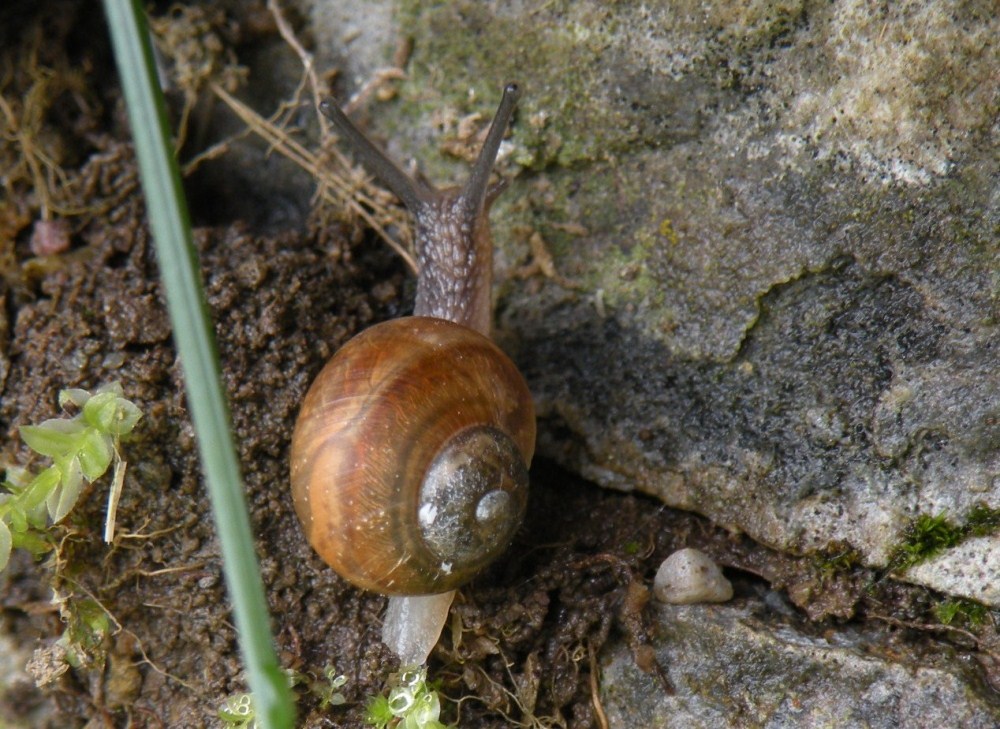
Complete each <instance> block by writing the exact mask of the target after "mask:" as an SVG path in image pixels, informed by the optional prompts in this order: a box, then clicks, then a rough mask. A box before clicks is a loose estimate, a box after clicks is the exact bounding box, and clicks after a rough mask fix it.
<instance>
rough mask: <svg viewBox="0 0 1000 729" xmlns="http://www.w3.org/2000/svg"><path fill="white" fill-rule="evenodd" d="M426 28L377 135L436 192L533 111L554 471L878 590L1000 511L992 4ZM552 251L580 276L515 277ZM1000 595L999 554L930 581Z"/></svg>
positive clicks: (456, 13) (523, 232)
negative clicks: (515, 93) (937, 529)
mask: <svg viewBox="0 0 1000 729" xmlns="http://www.w3.org/2000/svg"><path fill="white" fill-rule="evenodd" d="M403 6H404V11H403V12H402V13H401V14H400V15H399V16H398V17H397V22H398V23H399V25H400V27H401V28H402V29H404V30H401V31H400V33H401V34H402V33H406V34H409V35H411V36H412V37H413V39H414V45H413V54H412V56H411V58H410V61H409V64H408V66H407V71H408V74H409V76H408V80H407V81H406V82H405V83H403V84H402V86H401V89H400V101H399V103H395V104H390V105H385V106H384V107H383V108H379V109H377V110H370V111H369V116H370V119H371V123H372V126H373V127H374V128H375V131H376V133H378V132H379V131H381V132H383V133H384V134H385V136H386V137H388V138H391V139H392V140H393V142H392V144H393V145H394V146H395V147H396V148H397V149H400V150H402V151H403V152H404V153H409V154H412V155H413V156H414V157H417V158H419V159H420V160H421V162H422V166H423V167H424V168H425V169H426V170H427V171H428V173H429V174H430V176H431V177H433V178H434V179H447V176H448V170H449V169H450V170H452V172H451V174H452V177H453V178H454V177H456V176H457V174H458V173H456V172H454V170H455V169H456V168H455V167H453V166H452V165H451V164H450V163H449V162H447V161H446V160H445V159H443V158H442V156H441V150H442V148H447V144H446V143H447V142H448V141H449V140H453V139H454V138H455V137H456V136H457V135H459V131H458V124H457V121H456V120H458V119H461V118H462V117H463V116H464V115H466V114H469V113H472V112H479V113H482V114H485V113H487V111H488V110H489V109H490V108H491V106H492V104H493V100H495V99H496V98H497V96H498V94H499V89H500V87H501V85H502V83H503V82H504V81H505V80H508V79H512V78H517V79H519V80H521V81H522V83H523V86H524V91H525V93H524V96H523V102H522V104H521V109H520V113H519V120H518V123H517V124H516V126H515V131H514V134H513V137H512V143H511V145H510V146H511V149H510V150H509V155H508V160H507V164H508V165H509V166H510V170H509V172H510V173H513V172H516V170H517V166H518V165H520V166H521V167H522V168H527V169H522V174H521V176H520V179H518V180H516V181H515V182H514V184H513V186H512V190H511V192H510V193H508V194H506V195H505V196H504V197H503V198H502V199H501V201H500V202H499V203H498V205H497V208H496V211H495V212H494V215H493V219H494V224H495V227H496V229H497V235H496V237H497V238H498V239H499V240H500V241H501V247H502V250H501V252H500V253H499V254H498V269H499V273H500V274H501V278H502V279H503V280H504V281H505V283H504V284H503V285H502V287H501V292H500V297H501V307H500V312H501V313H500V317H499V322H498V325H499V328H500V330H501V332H500V336H501V339H502V340H503V341H505V343H506V344H507V346H509V347H510V348H511V349H512V350H515V351H516V352H517V356H518V357H519V362H520V364H521V365H522V366H523V368H524V370H525V373H526V376H527V377H528V379H529V382H530V384H531V386H532V389H533V391H534V392H535V394H536V397H537V402H538V406H539V413H540V415H541V421H540V428H541V434H540V436H541V442H540V452H541V453H542V454H543V455H546V456H548V457H551V458H554V459H556V460H557V461H559V462H560V463H562V464H564V465H566V466H568V467H570V468H572V469H574V470H576V471H578V472H580V473H582V474H584V475H586V476H587V477H588V478H591V479H594V480H596V481H597V482H599V483H601V484H603V485H606V486H611V487H615V488H622V489H633V488H637V489H641V490H643V491H646V492H648V493H651V494H655V495H657V496H659V497H660V498H662V499H663V500H664V501H665V502H666V503H668V504H670V505H673V506H678V507H681V508H685V509H692V510H696V511H698V512H700V513H703V514H705V515H707V516H709V517H710V518H712V519H713V520H714V521H716V522H718V523H722V524H726V525H730V526H732V527H733V528H736V529H739V530H742V531H745V532H746V533H748V534H750V535H751V536H753V537H754V538H755V539H758V540H760V541H761V542H764V543H766V544H768V545H772V546H775V547H777V548H780V549H784V550H789V551H792V552H795V553H809V552H813V551H819V550H822V549H824V548H825V547H828V546H829V545H830V544H832V543H834V542H843V543H846V545H848V546H849V547H851V548H854V549H856V550H857V551H858V552H859V554H860V555H861V557H862V560H863V561H864V562H865V563H866V564H868V565H871V566H885V565H886V564H887V560H888V557H889V555H890V553H891V551H892V549H893V547H894V546H895V545H897V544H898V543H899V541H900V540H901V539H902V538H903V537H904V535H905V530H906V527H907V525H908V524H909V523H910V522H911V521H912V519H913V518H914V517H916V516H917V515H920V514H928V515H936V514H939V513H945V514H947V515H948V517H949V518H950V519H951V520H953V521H954V522H956V523H961V522H962V521H963V519H964V518H965V517H966V515H967V514H968V513H969V511H970V510H971V509H972V508H973V507H974V506H975V505H977V504H984V505H986V506H988V507H990V508H1000V448H998V446H1000V375H998V374H997V368H996V359H997V352H996V346H997V345H996V342H997V334H998V332H997V315H998V313H1000V308H998V303H997V302H998V291H1000V282H998V279H997V274H996V271H997V270H1000V243H998V240H1000V184H998V179H1000V178H998V176H997V170H998V169H1000V164H998V156H1000V153H998V149H1000V145H998V137H1000V127H998V126H997V125H996V119H997V113H998V110H1000V85H998V84H997V83H996V79H997V73H998V72H1000V55H998V50H997V44H996V41H995V38H996V37H997V35H998V33H1000V20H998V18H997V16H996V14H995V12H994V10H995V8H993V5H992V3H990V2H986V1H980V2H958V1H955V2H942V3H927V2H925V3H919V2H907V3H894V4H891V5H890V6H886V7H882V8H879V9H874V8H872V6H870V5H868V4H863V3H856V2H837V3H832V4H831V3H811V2H753V3H749V4H748V3H743V2H730V3H725V2H723V3H711V4H705V3H701V2H690V3H670V4H669V6H668V5H667V4H659V5H656V4H649V3H616V4H613V5H608V4H606V3H598V2H579V3H572V4H552V3H550V4H546V5H544V6H542V7H540V8H539V7H534V6H529V5H521V4H496V3H472V2H461V1H458V0H456V1H453V2H447V3H437V4H434V5H433V6H427V5H425V4H421V3H403ZM379 38H383V39H384V38H385V36H384V35H379ZM320 45H322V44H320ZM379 47H380V48H381V49H382V54H383V55H382V58H383V59H385V62H388V58H389V56H390V55H391V44H390V43H385V44H384V45H382V46H379ZM376 57H377V54H376ZM371 58H372V56H371V55H370V54H369V55H363V56H362V57H360V58H359V60H358V62H357V68H354V67H352V65H351V64H352V63H353V61H352V60H351V59H350V58H347V59H346V60H345V62H346V63H347V66H348V68H347V70H348V72H349V75H350V74H357V73H361V74H362V75H363V73H364V71H366V70H367V71H370V70H371V69H372V68H374V67H376V66H377V65H378V64H377V63H373V62H372V61H371ZM484 99H488V100H489V101H488V102H487V101H484ZM429 129H431V130H433V131H434V132H435V133H434V134H431V135H430V136H428V133H427V130H429ZM533 232H538V233H540V234H541V236H542V238H543V240H544V241H545V242H546V243H547V245H548V250H549V252H551V253H552V255H553V257H554V262H555V267H556V270H557V271H558V274H559V276H554V277H549V278H543V277H541V276H540V275H539V276H535V277H530V278H527V279H525V278H520V277H517V276H513V275H512V274H514V273H517V272H518V270H519V269H518V267H519V266H521V265H523V264H526V263H528V262H529V259H530V257H531V254H530V253H529V246H528V239H529V237H530V234H531V233H533ZM970 559H971V560H972V561H973V562H974V563H975V564H976V565H977V566H976V569H975V570H972V569H967V568H966V565H967V564H968V563H969V561H970ZM998 574H1000V539H998V538H997V537H995V536H994V537H987V538H982V539H978V540H976V541H975V542H973V543H969V544H968V545H966V546H965V547H964V548H963V549H961V550H956V551H953V552H951V553H946V554H944V555H942V556H941V557H939V558H938V559H937V560H935V561H934V562H933V563H932V564H930V565H926V566H924V567H921V568H920V569H917V570H913V571H911V572H910V573H909V574H908V575H907V577H908V579H912V580H915V581H918V582H920V583H922V584H925V585H928V586H931V587H934V588H936V589H940V590H944V591H947V592H950V593H953V594H956V595H963V596H968V597H972V598H975V599H979V600H984V601H986V602H988V603H990V604H992V605H994V606H1000V596H998V595H997V594H996V591H995V589H993V590H990V589H985V590H984V589H983V580H984V576H985V577H986V578H988V576H990V575H994V576H995V575H998ZM987 581H989V580H988V579H987ZM992 582H993V583H994V584H995V582H996V580H993V581H992Z"/></svg>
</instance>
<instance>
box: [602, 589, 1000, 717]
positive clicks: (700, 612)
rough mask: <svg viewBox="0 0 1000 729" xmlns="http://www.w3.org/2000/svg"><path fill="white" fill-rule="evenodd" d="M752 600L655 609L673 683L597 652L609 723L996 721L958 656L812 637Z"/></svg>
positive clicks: (615, 654)
mask: <svg viewBox="0 0 1000 729" xmlns="http://www.w3.org/2000/svg"><path fill="white" fill-rule="evenodd" d="M775 599H777V598H776V596H774V595H771V596H765V598H764V599H759V598H751V599H748V600H739V601H737V602H735V603H730V604H727V605H719V606H711V607H709V606H705V605H690V606H668V605H661V606H658V607H657V608H655V610H656V616H657V619H658V621H659V622H658V630H659V633H660V636H661V637H660V638H659V640H658V641H657V643H656V656H657V661H658V662H659V664H660V665H661V666H662V667H663V668H664V669H665V670H666V673H667V674H668V676H669V678H670V681H671V683H672V684H673V685H674V688H675V689H676V693H675V694H674V695H673V696H670V695H667V694H666V693H665V692H664V690H663V687H662V685H661V684H660V682H659V681H658V679H657V678H656V676H655V675H650V674H646V673H643V672H642V671H640V670H639V669H638V668H637V667H636V665H635V661H634V659H633V657H632V655H631V653H630V652H629V651H628V649H627V648H625V647H624V646H618V647H617V648H615V649H614V650H613V651H611V652H609V653H608V654H606V655H604V656H602V659H601V666H602V671H603V681H602V694H601V702H602V704H603V706H604V710H605V711H606V713H607V716H608V721H609V724H610V726H614V727H630V726H636V727H637V726H649V727H652V726H683V727H690V728H691V729H700V728H701V727H704V728H705V729H709V728H711V729H718V728H721V727H768V728H769V729H777V727H796V728H797V729H813V728H816V729H818V728H819V727H831V726H836V727H860V726H863V727H869V728H870V729H882V728H884V729H911V728H916V727H944V726H947V727H956V729H957V728H958V727H962V728H963V729H972V728H973V727H982V728H983V729H987V728H988V727H995V726H997V724H998V722H1000V706H998V704H997V701H996V698H995V697H991V696H989V695H988V693H982V691H983V690H982V689H979V688H976V687H975V685H970V684H969V683H968V682H967V678H966V676H965V675H964V674H965V670H966V669H965V668H964V666H963V665H962V661H963V659H962V657H961V656H954V655H950V652H949V653H942V654H940V655H938V656H934V657H931V656H928V655H921V656H918V655H915V654H913V653H911V652H910V651H909V650H907V649H905V648H903V647H902V646H900V645H899V644H897V643H890V642H889V639H888V638H887V636H880V635H878V634H874V633H872V634H869V633H864V632H861V631H853V630H841V631H838V632H837V633H836V634H834V635H833V636H832V637H829V638H828V637H824V636H821V635H816V634H812V633H810V632H807V631H805V630H803V629H802V628H800V627H798V626H796V625H795V624H794V623H793V622H792V621H791V620H790V619H787V618H782V617H780V615H781V614H780V612H779V611H776V610H774V609H773V606H772V605H769V604H768V603H769V602H773V601H774V600H775Z"/></svg>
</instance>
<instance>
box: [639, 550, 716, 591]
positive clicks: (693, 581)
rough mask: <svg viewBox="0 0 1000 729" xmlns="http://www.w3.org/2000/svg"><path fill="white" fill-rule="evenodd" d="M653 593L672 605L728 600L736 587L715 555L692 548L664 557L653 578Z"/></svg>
mask: <svg viewBox="0 0 1000 729" xmlns="http://www.w3.org/2000/svg"><path fill="white" fill-rule="evenodd" d="M653 593H654V594H655V595H656V599H657V600H659V601H660V602H665V603H669V604H671V605H688V604H690V603H695V602H726V601H727V600H731V599H732V597H733V586H732V584H731V583H730V582H729V580H727V579H726V578H725V577H724V576H723V575H722V570H720V569H719V567H718V566H717V565H716V564H715V562H713V561H712V558H711V557H709V556H708V555H707V554H705V553H704V552H700V551H698V550H697V549H690V548H689V549H681V550H678V551H676V552H674V553H673V554H671V555H670V556H669V557H667V558H666V559H665V560H663V564H661V565H660V569H658V570H657V571H656V577H655V578H654V579H653Z"/></svg>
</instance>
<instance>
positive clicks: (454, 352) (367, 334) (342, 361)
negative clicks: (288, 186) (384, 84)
mask: <svg viewBox="0 0 1000 729" xmlns="http://www.w3.org/2000/svg"><path fill="white" fill-rule="evenodd" d="M516 100H517V87H516V86H514V85H509V86H507V87H506V88H505V89H504V95H503V100H502V101H501V103H500V108H499V110H498V111H497V115H496V117H495V119H494V121H493V124H492V126H491V128H490V131H489V134H488V135H487V139H486V142H485V144H484V145H483V149H482V151H481V152H480V155H479V158H478V159H477V161H476V163H475V165H474V166H473V169H472V173H471V175H470V178H469V180H468V182H467V183H466V185H465V186H464V187H462V188H456V189H448V190H438V189H436V188H434V187H432V186H430V185H428V184H426V183H424V182H420V181H417V180H415V179H413V178H411V177H410V176H409V175H407V174H406V173H405V172H403V171H402V170H400V169H399V168H398V167H397V166H396V165H395V164H394V163H393V162H392V161H391V160H389V159H388V158H387V157H386V156H385V155H384V154H383V153H382V152H381V151H380V150H378V149H377V148H376V147H375V146H374V145H373V144H372V143H371V142H370V141H369V140H368V139H367V137H365V136H364V135H363V134H362V133H361V132H360V131H359V130H358V129H357V128H356V127H354V125H353V124H352V123H351V122H350V121H349V120H348V119H347V117H346V116H344V114H343V112H341V111H340V110H339V109H338V108H336V107H335V106H333V105H331V104H324V105H322V106H321V109H322V110H323V112H324V113H325V114H326V115H327V116H328V117H329V118H330V119H331V121H333V123H334V125H335V126H336V128H337V131H338V132H339V133H340V135H341V137H342V138H343V139H344V140H346V141H347V142H348V143H349V144H350V145H351V146H352V147H353V149H354V151H355V154H356V155H357V156H358V157H359V159H360V161H361V162H362V164H364V165H365V167H366V168H367V169H368V170H369V171H370V172H372V173H373V174H374V175H375V176H376V177H378V178H379V179H380V180H381V182H383V184H385V185H386V186H387V187H389V188H390V189H391V190H392V191H393V192H395V193H396V195H397V196H398V197H399V198H400V199H401V200H402V201H403V202H404V204H406V206H407V207H408V208H409V209H410V211H411V212H412V213H413V214H414V217H415V219H416V247H417V254H418V260H419V263H420V271H419V274H418V279H417V298H416V304H415V307H414V314H415V315H414V316H412V317H403V318H401V319H395V320H392V321H388V322H384V323H382V324H378V325H376V326H374V327H371V328H369V329H367V330H366V331H364V332H362V333H361V334H360V335H358V336H356V337H355V338H353V339H352V340H351V341H349V342H348V343H347V344H346V345H344V347H342V348H341V350H340V351H338V352H337V353H336V354H335V355H334V357H333V358H332V359H331V360H330V361H329V362H328V363H327V365H326V366H325V367H324V369H323V370H322V371H321V373H320V374H319V376H318V377H317V378H316V380H315V381H314V382H313V384H312V386H311V387H310V390H309V392H308V394H307V396H306V399H305V401H304V403H303V406H302V410H301V412H300V415H299V418H298V421H297V422H296V426H295V431H294V434H293V437H292V453H291V479H292V494H293V499H294V502H295V509H296V512H297V514H298V515H299V518H300V520H301V521H302V523H303V526H304V528H305V532H306V535H307V538H308V539H309V542H310V544H312V546H313V547H314V549H316V551H317V552H318V553H319V555H320V556H321V557H322V558H323V559H324V560H325V561H326V562H327V563H328V564H329V565H330V566H331V567H333V568H334V570H336V571H337V572H338V573H339V574H340V575H341V576H343V577H345V578H346V579H347V580H349V581H350V582H352V583H354V584H355V585H357V586H359V587H362V588H364V589H367V590H373V591H377V592H381V593H383V594H387V595H434V594H437V593H445V592H447V591H450V590H454V589H455V588H456V587H458V586H459V585H461V584H463V583H464V582H466V581H468V580H469V579H471V578H472V577H473V576H474V575H475V574H476V572H478V571H479V570H480V569H481V568H482V567H484V566H485V565H486V564H488V563H489V562H491V561H492V560H493V559H495V558H496V557H497V556H498V555H499V554H500V553H501V552H502V551H503V550H504V549H505V548H506V547H507V545H508V544H509V543H510V541H511V539H512V538H513V536H514V534H515V532H516V531H517V529H518V527H519V525H520V523H521V520H522V518H523V516H524V510H525V505H526V501H527V480H528V478H527V470H528V466H529V465H530V463H531V458H532V455H533V453H534V445H535V418H534V407H533V405H532V401H531V395H530V393H529V391H528V388H527V385H526V384H525V382H524V378H523V377H522V376H521V374H520V373H519V372H518V370H517V368H516V367H515V366H514V364H513V363H512V362H511V361H510V359H509V358H508V357H507V356H506V355H505V354H504V353H503V352H502V351H501V350H500V349H499V348H498V347H497V346H496V345H495V344H493V342H492V341H491V340H490V339H489V334H490V329H491V324H492V318H493V316H492V302H491V290H490V289H491V279H492V241H491V239H490V233H489V223H488V211H489V206H490V204H491V203H492V202H493V200H494V199H495V198H496V196H497V195H498V194H499V193H500V192H501V190H502V189H503V185H502V184H499V185H494V186H490V185H489V177H490V172H491V170H492V166H493V160H494V159H495V157H496V154H497V152H498V150H499V146H500V141H501V139H502V137H503V134H504V132H505V130H506V127H507V125H508V123H509V121H510V118H511V115H512V114H513V109H514V105H515V104H516ZM447 604H450V597H448V599H447V602H446V603H444V605H445V607H444V611H445V614H446V612H447ZM392 609H393V608H392V606H390V612H392ZM404 612H405V611H404ZM435 640H436V636H435ZM431 644H433V641H432V642H431ZM429 649H430V648H429V647H427V649H426V650H427V651H429ZM419 660H422V659H419ZM419 660H418V661H417V662H419ZM405 662H406V661H405V660H404V663H405Z"/></svg>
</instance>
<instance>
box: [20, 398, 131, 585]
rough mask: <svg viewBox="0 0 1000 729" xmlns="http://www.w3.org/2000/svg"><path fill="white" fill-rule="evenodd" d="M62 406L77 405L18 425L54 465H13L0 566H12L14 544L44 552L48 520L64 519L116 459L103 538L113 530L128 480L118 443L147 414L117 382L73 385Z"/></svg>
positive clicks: (61, 400) (32, 445) (25, 438)
mask: <svg viewBox="0 0 1000 729" xmlns="http://www.w3.org/2000/svg"><path fill="white" fill-rule="evenodd" d="M59 405H60V407H63V408H66V407H67V406H70V405H72V406H73V407H75V409H76V411H77V412H76V415H73V416H72V417H69V418H54V419H52V420H46V421H45V422H44V423H42V424H41V425H25V426H21V428H19V431H20V434H21V439H22V440H23V441H24V442H25V443H26V444H27V445H28V447H29V448H31V449H32V450H33V451H35V452H36V453H39V454H40V455H43V456H46V457H48V458H51V459H52V465H51V466H49V467H48V468H46V469H44V470H43V471H42V472H41V473H38V474H36V475H34V476H33V475H31V474H30V473H29V472H28V471H27V470H26V469H23V468H19V467H8V468H7V469H6V476H5V479H4V482H3V490H4V491H6V493H3V491H0V570H3V569H4V568H5V567H6V566H7V562H8V560H9V559H10V552H11V549H12V548H13V547H20V548H23V549H27V550H28V551H30V552H32V553H34V554H41V553H42V552H45V551H46V550H48V549H49V548H50V547H51V542H50V540H49V539H48V538H47V535H46V533H45V527H46V521H47V519H51V520H52V522H53V523H58V522H59V521H62V520H63V519H64V518H65V517H66V515H67V514H69V512H70V511H71V510H72V509H73V507H74V506H75V505H76V503H77V501H78V500H79V498H80V493H81V491H82V489H83V486H84V484H85V483H87V484H89V483H91V482H93V481H95V480H97V479H98V478H100V477H101V476H103V475H104V473H105V472H106V471H107V470H108V467H109V466H110V465H111V464H112V462H113V463H114V475H113V478H112V485H111V493H110V496H109V499H108V517H107V520H106V522H105V530H104V539H105V541H111V538H112V536H113V534H114V522H115V516H114V515H115V510H116V508H117V504H118V497H119V495H120V494H121V487H122V482H123V481H124V479H125V461H123V460H122V458H121V455H120V453H119V450H118V448H119V443H120V442H121V440H122V439H124V438H125V437H127V436H128V435H129V434H130V433H131V432H132V429H133V428H135V425H136V423H137V422H139V418H140V417H142V413H141V412H140V411H139V408H137V407H136V406H135V405H134V404H133V403H132V402H130V401H129V400H126V399H125V398H124V397H123V396H122V387H121V385H120V384H119V383H117V382H112V383H111V384H108V385H104V386H102V387H100V388H98V389H97V390H96V391H94V393H90V392H87V391H86V390H79V389H68V390H63V391H62V392H60V393H59Z"/></svg>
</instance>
